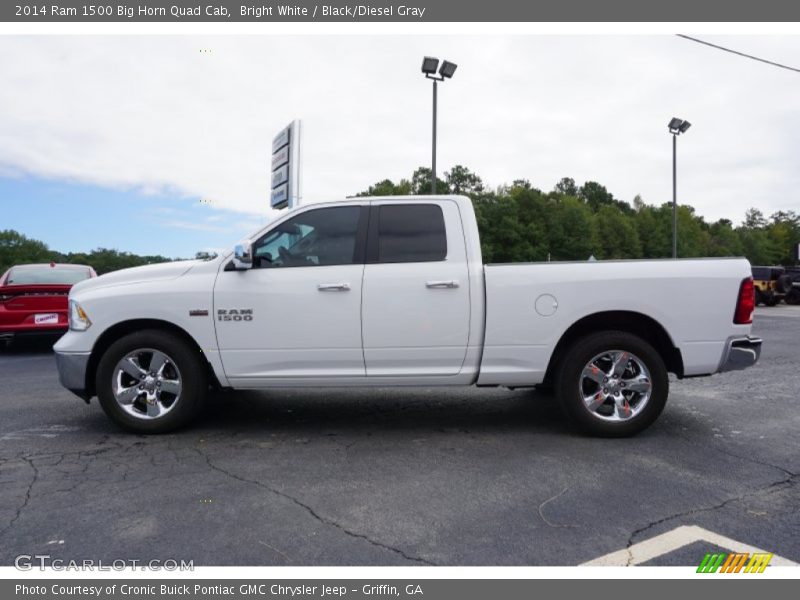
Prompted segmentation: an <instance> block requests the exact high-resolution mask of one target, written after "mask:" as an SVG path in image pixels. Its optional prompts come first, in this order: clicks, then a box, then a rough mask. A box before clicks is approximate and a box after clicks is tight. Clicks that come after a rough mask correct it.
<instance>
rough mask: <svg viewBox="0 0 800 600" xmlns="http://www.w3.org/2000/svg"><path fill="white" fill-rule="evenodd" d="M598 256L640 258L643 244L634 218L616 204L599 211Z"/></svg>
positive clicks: (606, 257)
mask: <svg viewBox="0 0 800 600" xmlns="http://www.w3.org/2000/svg"><path fill="white" fill-rule="evenodd" d="M597 240H598V248H597V252H596V253H595V254H596V256H597V258H605V259H612V258H639V257H640V256H641V255H642V244H641V242H640V241H639V234H638V232H637V230H636V222H635V221H634V218H633V217H631V216H628V215H626V214H625V213H623V212H621V211H620V210H619V209H618V208H617V207H616V206H613V205H606V206H603V207H601V208H600V210H598V211H597Z"/></svg>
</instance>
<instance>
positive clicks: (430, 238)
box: [55, 196, 761, 436]
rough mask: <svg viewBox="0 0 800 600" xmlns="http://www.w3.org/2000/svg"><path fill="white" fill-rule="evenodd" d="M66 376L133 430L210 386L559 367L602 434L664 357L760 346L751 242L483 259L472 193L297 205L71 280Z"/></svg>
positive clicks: (707, 357)
mask: <svg viewBox="0 0 800 600" xmlns="http://www.w3.org/2000/svg"><path fill="white" fill-rule="evenodd" d="M69 305H70V330H69V332H68V333H66V334H65V335H64V336H63V337H62V338H61V339H60V340H59V341H58V342H57V343H56V345H55V352H56V362H57V364H58V370H59V375H60V380H61V383H62V384H63V385H64V386H65V387H66V388H68V389H69V390H71V391H73V392H74V393H75V394H77V395H78V396H80V397H82V398H84V399H85V400H87V401H88V400H89V398H91V397H92V396H95V395H96V396H97V397H98V398H99V401H100V405H101V406H102V407H103V409H104V410H105V412H106V413H107V414H108V416H109V417H110V418H111V419H113V420H114V421H115V422H116V423H118V424H119V425H121V426H122V427H124V428H126V429H129V430H132V431H136V432H142V433H156V432H163V431H167V430H170V429H173V428H175V427H177V426H179V425H182V424H184V423H185V422H187V421H188V420H189V419H190V418H191V417H193V416H194V415H195V414H196V413H197V411H198V409H199V408H200V406H201V404H202V401H203V399H204V397H205V395H206V393H207V392H208V390H209V387H220V388H233V389H263V388H272V387H281V386H282V387H287V386H288V387H299V386H324V387H333V386H338V387H354V386H455V385H461V386H467V385H477V386H506V387H510V388H516V387H528V386H536V385H537V384H545V385H549V386H552V387H553V388H554V389H555V391H556V393H557V395H558V397H559V399H560V403H561V405H562V406H563V408H564V410H565V412H566V413H567V415H568V416H569V417H571V419H572V420H573V421H574V422H575V423H576V424H577V425H579V426H580V427H581V428H583V429H584V430H585V431H587V432H589V433H591V434H595V435H605V436H624V435H630V434H633V433H636V432H638V431H641V430H642V429H644V428H645V427H647V426H648V425H650V424H651V423H652V422H653V421H654V420H655V419H656V418H657V417H658V415H659V414H660V413H661V411H662V409H663V408H664V404H665V402H666V400H667V394H668V388H669V379H668V373H674V374H675V375H676V376H677V377H678V378H683V377H696V376H700V375H711V374H712V373H718V372H721V371H728V370H732V369H742V368H745V367H747V366H750V365H752V364H754V363H755V362H756V361H757V360H758V357H759V354H760V351H761V340H760V339H758V338H755V337H752V336H750V328H751V323H752V315H753V310H754V291H753V282H752V278H751V277H750V265H749V263H748V262H747V261H746V260H744V259H733V258H732V259H697V260H651V261H598V262H594V261H587V262H552V263H533V264H507V265H505V264H504V265H486V266H484V264H483V262H482V260H481V247H480V243H479V239H478V226H477V222H476V220H475V214H474V212H473V209H472V204H471V202H470V200H469V199H468V198H466V197H463V196H427V197H425V196H415V197H388V198H353V199H347V200H343V201H339V202H334V203H327V204H310V205H303V206H300V207H298V208H296V209H293V210H291V211H289V212H287V213H285V214H282V215H280V216H279V217H278V218H277V219H275V220H274V222H272V223H270V224H269V225H268V226H266V227H265V228H264V229H263V230H261V231H259V232H258V233H256V234H255V235H254V236H252V237H251V238H249V239H248V240H246V241H245V242H243V243H241V244H239V245H237V246H236V247H235V248H234V250H233V251H232V252H228V253H225V254H223V255H221V256H219V257H217V258H215V259H212V260H208V261H184V262H174V263H167V264H159V265H150V266H146V267H137V268H133V269H125V270H122V271H117V272H114V273H110V274H107V275H103V276H101V277H98V278H95V279H89V280H86V281H83V282H81V283H78V284H77V285H76V286H75V287H73V288H72V291H71V293H70V297H69Z"/></svg>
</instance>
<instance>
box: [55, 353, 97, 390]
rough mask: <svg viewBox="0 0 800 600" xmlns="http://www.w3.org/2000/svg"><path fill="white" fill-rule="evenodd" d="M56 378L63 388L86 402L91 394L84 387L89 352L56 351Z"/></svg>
mask: <svg viewBox="0 0 800 600" xmlns="http://www.w3.org/2000/svg"><path fill="white" fill-rule="evenodd" d="M55 355H56V367H57V368H58V380H59V381H60V382H61V385H63V386H64V387H65V388H67V389H68V390H69V391H70V392H72V393H73V394H75V395H76V396H78V397H80V398H83V399H84V400H86V401H87V402H88V401H89V398H91V396H90V395H89V392H88V390H87V387H86V371H87V369H88V367H89V356H90V355H91V353H90V352H56V353H55Z"/></svg>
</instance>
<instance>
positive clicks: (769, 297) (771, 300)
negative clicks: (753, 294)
mask: <svg viewBox="0 0 800 600" xmlns="http://www.w3.org/2000/svg"><path fill="white" fill-rule="evenodd" d="M777 303H778V299H777V298H776V297H775V294H774V293H773V292H768V293H767V294H765V296H764V304H766V305H767V306H775V305H776V304H777Z"/></svg>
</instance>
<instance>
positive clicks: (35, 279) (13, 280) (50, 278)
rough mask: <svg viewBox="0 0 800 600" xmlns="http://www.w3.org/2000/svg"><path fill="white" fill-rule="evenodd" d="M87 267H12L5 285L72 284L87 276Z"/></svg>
mask: <svg viewBox="0 0 800 600" xmlns="http://www.w3.org/2000/svg"><path fill="white" fill-rule="evenodd" d="M89 275H90V273H89V269H58V268H55V267H14V268H13V269H11V273H9V274H8V281H6V285H53V284H55V285H73V284H75V283H78V282H79V281H83V280H84V279H88V278H89Z"/></svg>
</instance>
